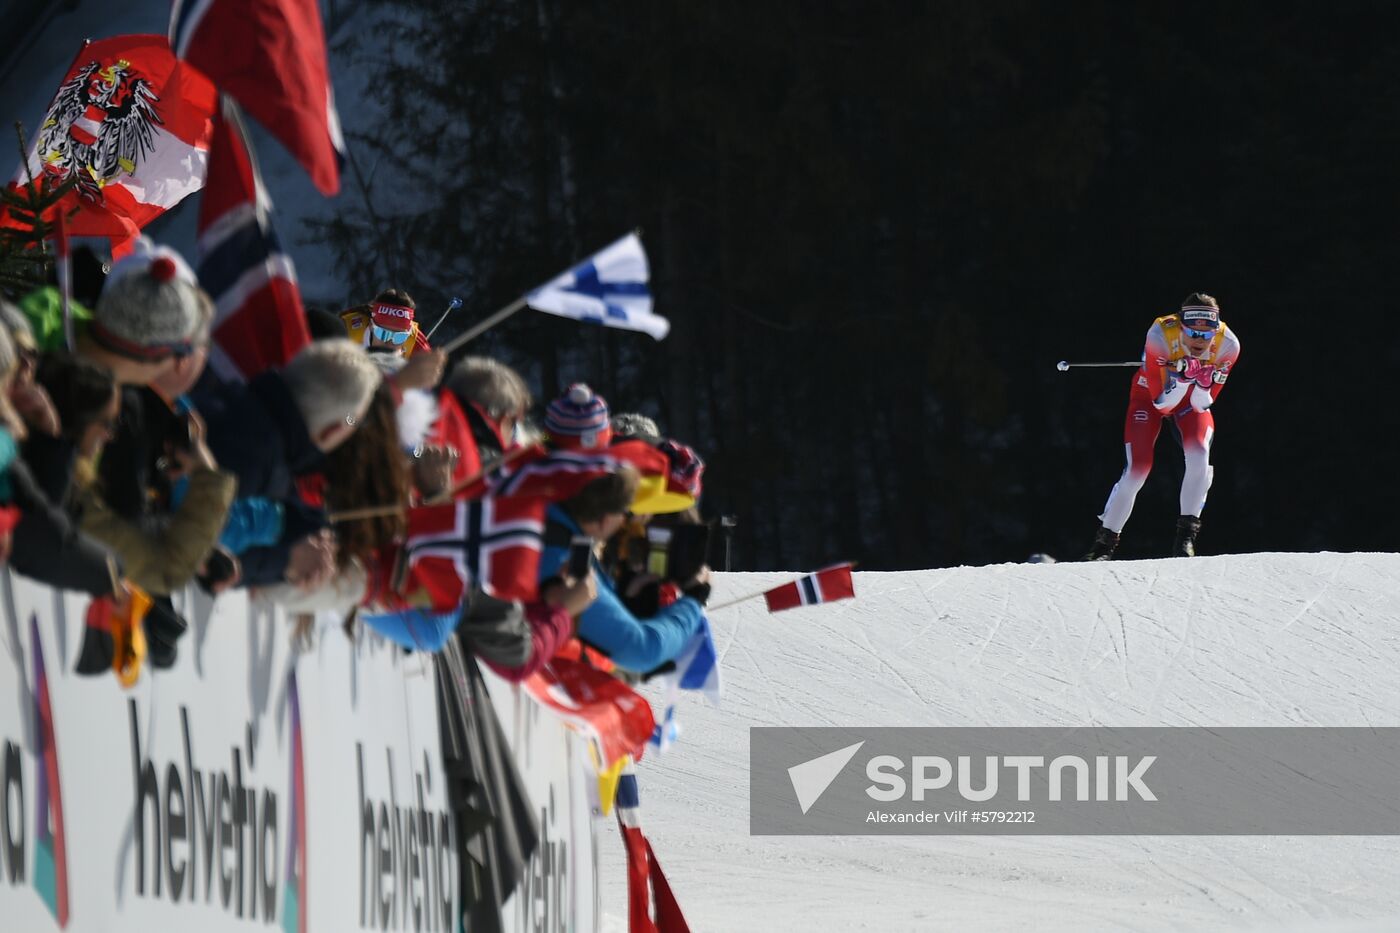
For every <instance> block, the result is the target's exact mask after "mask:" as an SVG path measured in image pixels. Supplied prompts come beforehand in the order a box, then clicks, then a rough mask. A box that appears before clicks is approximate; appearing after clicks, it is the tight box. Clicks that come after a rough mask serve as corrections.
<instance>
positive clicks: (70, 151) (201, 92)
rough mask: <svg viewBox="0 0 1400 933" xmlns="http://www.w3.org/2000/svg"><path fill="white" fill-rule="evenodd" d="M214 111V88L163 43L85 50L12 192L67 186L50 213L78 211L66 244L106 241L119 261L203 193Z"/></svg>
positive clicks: (119, 39)
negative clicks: (170, 213)
mask: <svg viewBox="0 0 1400 933" xmlns="http://www.w3.org/2000/svg"><path fill="white" fill-rule="evenodd" d="M215 104H216V97H215V92H214V86H213V84H211V83H210V82H209V79H208V78H206V77H204V75H202V74H200V73H199V72H198V71H197V70H195V69H194V68H190V67H189V66H187V65H185V64H184V63H183V62H180V61H177V60H176V58H175V56H174V55H173V54H172V53H171V51H170V44H169V42H168V41H167V40H166V38H165V37H164V36H150V35H138V36H116V37H113V38H111V39H102V40H100V41H98V42H88V43H86V44H84V46H83V48H82V50H81V51H80V52H78V57H77V58H75V59H74V60H73V64H72V65H71V66H69V68H68V73H67V74H66V75H65V76H64V79H63V83H62V84H61V85H59V88H58V93H57V94H55V95H54V98H53V101H52V102H51V103H50V104H49V109H48V112H47V113H45V115H44V119H43V121H42V122H41V123H40V125H39V126H40V128H39V133H38V135H37V137H36V138H35V140H34V143H33V147H32V148H31V149H30V151H29V155H28V157H27V160H26V164H25V165H23V166H21V167H20V170H19V173H18V174H17V176H16V177H15V180H14V182H13V183H12V188H13V187H17V186H19V185H23V184H26V183H27V182H28V180H29V178H30V177H31V176H32V177H34V178H35V179H38V178H39V176H41V175H43V176H47V177H48V178H49V180H50V181H51V182H53V183H54V184H55V185H57V184H61V183H63V182H65V181H68V180H70V179H73V180H75V182H76V183H75V187H74V190H73V191H71V192H70V193H69V194H67V195H66V196H64V198H63V199H62V200H61V201H60V202H59V204H58V205H56V206H55V208H53V210H54V211H55V212H56V211H58V210H62V211H65V212H67V211H72V210H73V209H74V208H77V209H78V210H77V213H76V214H74V215H73V216H72V217H70V218H69V220H68V235H69V236H101V237H109V238H110V239H111V241H112V252H113V254H114V255H121V254H124V253H125V252H127V251H128V250H129V249H130V248H131V246H132V245H133V243H134V242H135V238H136V235H137V232H138V231H139V230H140V229H141V228H142V227H144V226H146V224H148V223H150V222H151V221H152V220H155V219H156V218H157V217H159V216H160V215H161V214H163V213H165V212H166V211H167V210H169V209H170V208H172V207H174V206H175V205H176V204H179V203H180V201H182V200H183V199H184V198H185V197H186V196H187V195H190V194H193V193H194V192H195V191H198V190H199V189H200V187H201V186H202V185H203V184H204V172H205V164H206V162H207V156H208V149H209V140H210V136H211V135H212V133H213V129H212V125H211V123H210V119H211V117H212V116H213V114H214V107H215ZM4 223H5V224H6V225H14V223H15V221H14V219H13V218H11V219H7V220H5V221H4Z"/></svg>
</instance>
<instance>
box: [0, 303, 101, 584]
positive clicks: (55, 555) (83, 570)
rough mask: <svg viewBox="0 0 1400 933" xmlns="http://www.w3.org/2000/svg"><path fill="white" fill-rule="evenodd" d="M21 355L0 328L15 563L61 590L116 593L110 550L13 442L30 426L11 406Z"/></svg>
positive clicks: (0, 391) (4, 480) (1, 489)
mask: <svg viewBox="0 0 1400 933" xmlns="http://www.w3.org/2000/svg"><path fill="white" fill-rule="evenodd" d="M16 364H17V355H16V353H15V349H14V343H13V341H12V340H11V339H10V334H9V331H8V330H7V329H6V328H3V327H0V460H7V463H6V464H5V466H4V468H3V469H0V505H4V506H7V507H8V508H7V510H6V512H5V514H6V516H7V518H6V519H5V523H6V524H8V525H9V526H10V531H9V533H8V535H4V534H2V533H0V537H8V539H9V542H10V553H9V558H10V566H11V567H13V568H14V569H15V571H17V572H18V573H21V574H23V575H24V576H26V577H30V578H32V579H34V580H38V581H39V582H40V583H46V584H48V585H49V586H53V587H57V588H59V589H66V590H76V591H78V592H83V593H89V594H91V595H94V596H107V595H110V594H111V593H112V588H113V581H114V580H115V579H117V578H118V577H119V575H120V572H119V565H118V562H117V561H116V560H115V559H114V558H113V556H112V555H111V554H109V553H108V552H107V551H106V549H104V548H103V547H102V546H101V545H99V544H97V543H96V542H95V541H93V540H91V539H90V538H88V537H87V536H86V535H83V534H82V533H80V532H79V531H78V529H77V528H76V527H75V526H74V524H73V522H72V521H71V520H70V519H69V517H68V515H67V514H66V513H65V512H64V511H63V510H62V509H60V508H59V507H58V506H56V505H55V504H54V503H53V502H51V501H49V499H48V497H46V496H45V495H44V493H43V491H42V490H41V489H40V488H39V486H38V484H37V483H35V482H34V477H33V476H32V475H31V473H30V471H29V468H28V466H27V465H26V464H25V462H24V461H23V460H22V459H20V458H17V457H15V456H14V455H13V443H14V441H16V440H22V439H23V438H24V436H25V434H26V433H27V432H26V428H25V425H24V423H23V422H22V421H21V420H20V419H19V417H18V415H17V414H16V413H15V411H14V408H13V406H11V405H10V389H11V386H12V384H13V382H14V372H15V368H16Z"/></svg>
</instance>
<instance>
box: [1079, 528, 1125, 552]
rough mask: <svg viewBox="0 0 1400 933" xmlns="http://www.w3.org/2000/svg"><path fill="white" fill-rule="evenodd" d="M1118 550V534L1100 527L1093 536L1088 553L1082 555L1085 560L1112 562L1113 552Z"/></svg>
mask: <svg viewBox="0 0 1400 933" xmlns="http://www.w3.org/2000/svg"><path fill="white" fill-rule="evenodd" d="M1117 549H1118V532H1116V531H1109V530H1108V529H1107V528H1105V527H1104V526H1102V525H1100V526H1099V530H1098V531H1097V532H1095V534H1094V545H1093V547H1091V548H1089V553H1088V554H1085V555H1084V559H1085V560H1112V559H1113V552H1114V551H1116V550H1117Z"/></svg>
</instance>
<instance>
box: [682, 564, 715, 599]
mask: <svg viewBox="0 0 1400 933" xmlns="http://www.w3.org/2000/svg"><path fill="white" fill-rule="evenodd" d="M681 592H682V593H684V594H685V595H687V596H689V597H690V598H691V599H693V600H695V601H696V602H698V603H699V604H700V605H702V606H703V605H705V603H707V602H708V601H709V599H710V568H709V566H708V565H703V566H701V568H700V570H699V571H698V572H697V573H696V574H695V576H693V577H691V578H690V580H688V581H687V582H686V584H685V586H683V587H681Z"/></svg>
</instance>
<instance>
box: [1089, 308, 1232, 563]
mask: <svg viewBox="0 0 1400 933" xmlns="http://www.w3.org/2000/svg"><path fill="white" fill-rule="evenodd" d="M1239 356H1240V341H1239V338H1238V337H1236V336H1235V334H1234V332H1233V331H1232V330H1230V328H1229V327H1227V326H1226V325H1225V322H1224V321H1222V320H1221V319H1220V305H1219V304H1218V303H1217V302H1216V300H1215V299H1214V298H1212V297H1211V296H1209V295H1205V294H1200V293H1194V294H1192V295H1190V296H1188V297H1187V299H1186V300H1185V301H1184V302H1182V305H1181V310H1180V311H1179V312H1177V313H1176V314H1168V315H1165V316H1163V317H1159V318H1158V319H1157V320H1155V321H1153V322H1152V327H1151V328H1150V329H1149V330H1148V331H1147V345H1146V347H1145V348H1144V350H1143V363H1142V368H1140V369H1139V370H1138V371H1137V372H1136V373H1134V374H1133V387H1132V393H1131V394H1130V395H1129V397H1128V414H1127V417H1126V419H1125V421H1124V424H1123V445H1124V447H1125V448H1126V452H1127V461H1128V462H1127V466H1126V467H1125V468H1124V470H1123V475H1122V476H1121V477H1120V478H1119V480H1118V483H1117V485H1115V486H1114V487H1113V491H1112V492H1111V493H1109V495H1108V502H1107V503H1106V504H1105V505H1104V509H1103V514H1102V515H1100V516H1099V520H1100V522H1101V523H1102V524H1100V526H1099V530H1098V534H1096V535H1095V537H1094V545H1093V547H1092V548H1091V549H1090V550H1089V553H1088V555H1086V556H1087V559H1089V560H1108V559H1109V558H1110V557H1112V556H1113V551H1114V549H1115V548H1116V547H1117V546H1118V535H1119V533H1120V532H1121V531H1122V530H1123V526H1124V525H1125V524H1127V521H1128V516H1129V515H1131V514H1132V512H1133V502H1134V501H1135V500H1136V499H1137V494H1138V491H1139V490H1140V489H1142V484H1143V483H1144V482H1146V481H1147V474H1148V473H1150V472H1151V471H1152V450H1153V447H1155V446H1156V443H1157V433H1158V431H1160V430H1161V427H1162V421H1163V419H1165V418H1170V419H1172V422H1173V424H1174V425H1175V427H1176V429H1177V432H1178V433H1179V434H1180V437H1181V446H1182V451H1183V452H1184V453H1185V455H1186V475H1185V476H1184V477H1183V478H1182V481H1181V517H1180V518H1179V519H1178V520H1177V526H1176V540H1175V542H1174V543H1173V545H1172V551H1171V553H1172V556H1173V557H1194V556H1195V553H1196V535H1197V533H1199V532H1200V530H1201V510H1202V509H1203V508H1204V507H1205V504H1206V493H1207V492H1208V491H1209V489H1210V481H1211V476H1212V473H1213V472H1214V471H1213V468H1212V467H1211V465H1210V445H1211V441H1212V440H1213V439H1214V437H1215V418H1214V416H1213V415H1212V414H1211V406H1212V405H1213V404H1214V403H1215V400H1216V399H1217V398H1219V397H1220V392H1221V390H1222V389H1224V388H1225V380H1226V379H1227V378H1228V377H1229V375H1230V370H1231V369H1232V368H1233V367H1234V365H1235V361H1236V360H1238V359H1239Z"/></svg>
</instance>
